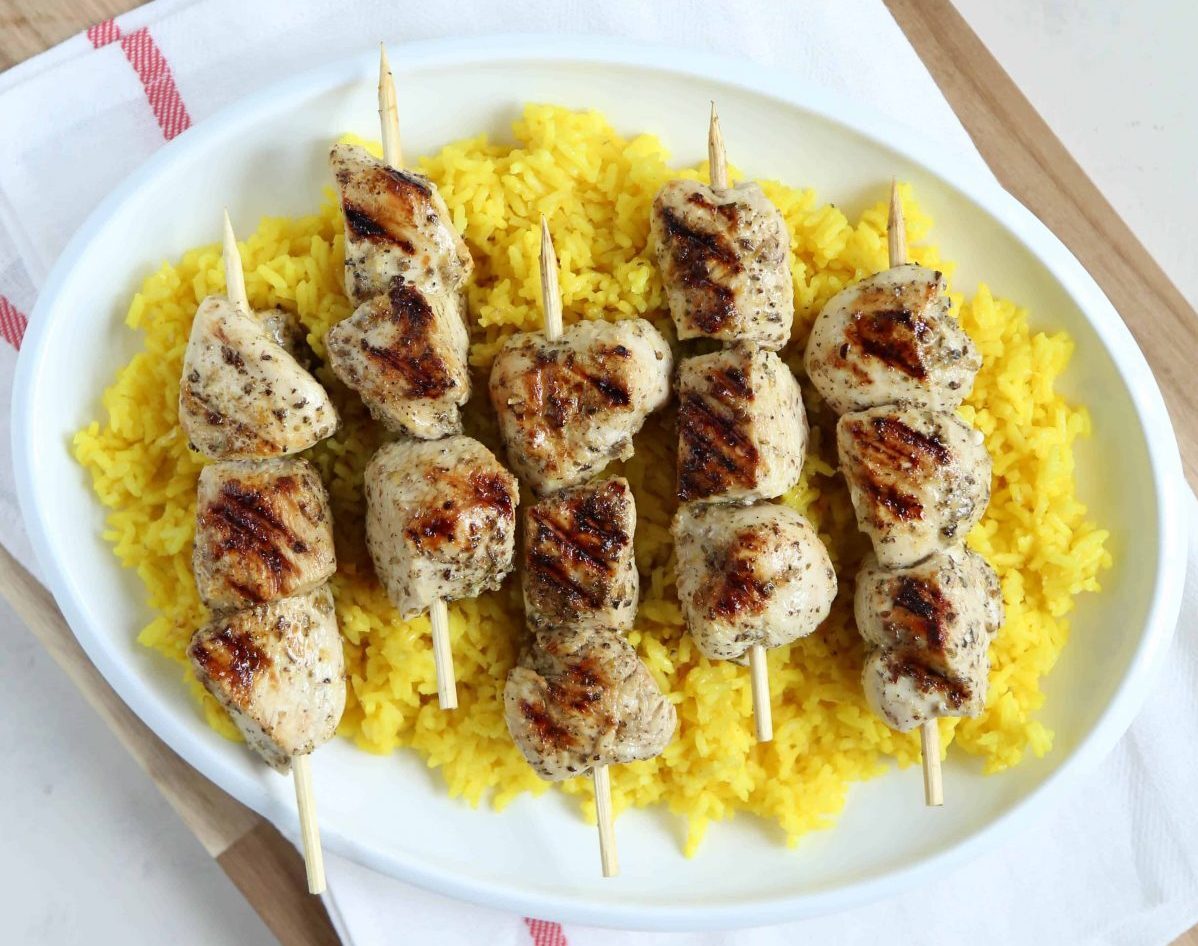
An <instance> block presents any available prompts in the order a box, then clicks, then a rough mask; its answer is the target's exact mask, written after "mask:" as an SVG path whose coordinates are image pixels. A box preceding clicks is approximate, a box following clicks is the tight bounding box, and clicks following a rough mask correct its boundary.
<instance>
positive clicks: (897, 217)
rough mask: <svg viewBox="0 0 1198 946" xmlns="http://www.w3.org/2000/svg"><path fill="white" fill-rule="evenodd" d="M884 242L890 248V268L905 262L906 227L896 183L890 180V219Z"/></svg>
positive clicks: (887, 223) (887, 222)
mask: <svg viewBox="0 0 1198 946" xmlns="http://www.w3.org/2000/svg"><path fill="white" fill-rule="evenodd" d="M886 242H887V243H888V244H889V246H890V268H891V269H894V267H896V266H902V265H903V264H904V263H906V262H907V226H906V224H905V223H904V221H903V201H902V198H901V197H899V189H898V181H897V180H896V179H894V178H891V179H890V217H889V219H888V220H887V221H886Z"/></svg>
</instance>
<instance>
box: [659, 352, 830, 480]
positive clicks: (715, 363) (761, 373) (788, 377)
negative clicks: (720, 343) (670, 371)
mask: <svg viewBox="0 0 1198 946" xmlns="http://www.w3.org/2000/svg"><path fill="white" fill-rule="evenodd" d="M806 451H807V413H806V411H805V410H804V409H803V398H802V395H801V394H800V393H799V383H798V382H797V381H796V380H795V377H794V375H793V374H791V371H790V369H789V368H788V367H787V366H786V365H785V364H784V363H783V361H782V359H781V358H779V357H778V356H777V355H776V354H774V353H773V352H772V351H764V350H762V349H760V348H757V347H756V346H752V345H749V346H745V345H736V346H733V347H731V348H728V349H725V350H723V351H717V352H713V353H712V354H710V355H699V356H698V357H695V358H687V359H686V360H684V361H683V362H682V367H681V368H680V369H679V371H678V498H679V499H681V500H683V501H684V502H685V501H688V500H725V501H734V502H745V503H749V502H755V501H756V500H759V499H773V498H774V497H775V496H781V495H782V494H783V493H785V492H786V491H787V490H788V489H790V488H791V487H792V486H794V485H795V483H797V482H798V481H799V473H800V472H801V471H802V469H803V457H804V455H805V454H806Z"/></svg>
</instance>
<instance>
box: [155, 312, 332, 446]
mask: <svg viewBox="0 0 1198 946" xmlns="http://www.w3.org/2000/svg"><path fill="white" fill-rule="evenodd" d="M179 422H180V424H181V425H182V427H183V432H184V433H185V434H187V438H188V440H189V441H190V442H191V445H192V448H193V449H195V450H197V451H199V452H200V453H202V454H204V455H205V456H208V457H211V458H212V459H214V460H237V459H250V458H254V457H277V456H285V455H287V454H292V453H299V452H300V451H301V450H307V449H308V448H309V447H311V446H313V445H314V444H316V443H319V442H320V441H321V440H323V439H324V438H325V437H328V436H330V435H331V434H332V433H333V432H334V431H335V430H336V429H337V423H338V421H337V410H336V408H334V407H333V403H332V401H330V400H329V395H328V393H327V392H326V391H325V389H324V388H323V387H321V385H320V382H318V381H317V380H316V379H315V378H314V377H312V375H310V374H309V373H308V372H307V371H305V370H304V369H303V367H301V366H300V364H299V362H297V361H296V360H295V358H293V357H292V356H291V355H290V354H288V353H287V351H286V350H284V348H283V347H282V346H281V345H279V343H278V342H277V341H276V340H275V339H274V338H273V337H271V334H270V331H269V330H268V329H267V328H266V326H265V325H263V324H262V323H261V322H259V321H258V320H257V319H256V318H254V317H253V316H250V315H248V314H246V313H245V312H243V311H241V310H240V309H238V308H237V307H235V306H234V305H233V304H232V303H231V302H229V300H228V299H226V298H225V297H224V296H209V297H208V298H207V299H205V300H204V301H203V302H202V303H201V304H200V307H199V309H198V310H197V312H196V315H195V321H194V322H193V323H192V326H191V338H190V339H189V340H188V342H187V351H186V353H185V354H184V356H183V377H182V379H181V380H180V382H179Z"/></svg>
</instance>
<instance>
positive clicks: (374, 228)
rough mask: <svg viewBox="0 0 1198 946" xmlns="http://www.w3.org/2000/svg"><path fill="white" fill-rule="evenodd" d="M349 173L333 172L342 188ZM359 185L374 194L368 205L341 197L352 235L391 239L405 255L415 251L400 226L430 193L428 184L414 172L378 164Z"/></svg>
mask: <svg viewBox="0 0 1198 946" xmlns="http://www.w3.org/2000/svg"><path fill="white" fill-rule="evenodd" d="M352 177H353V175H352V174H350V173H349V172H348V171H342V172H339V173H338V174H337V181H338V183H339V184H340V185H341V186H342V189H343V192H344V188H346V187H347V186H348V185H349V184H350V182H351V180H352ZM360 186H361V187H362V188H363V189H365V190H366V191H367V192H368V193H370V194H371V196H372V197H374V200H373V202H372V204H371V206H370V207H367V206H363V205H361V204H359V203H356V202H355V201H353V200H352V199H350V198H348V197H343V198H342V200H341V211H342V213H343V214H344V215H345V222H346V224H347V225H348V227H349V229H350V232H351V233H352V235H353V236H354V237H355V238H357V239H361V240H367V241H369V242H371V243H393V244H394V245H395V246H398V247H399V248H400V249H401V250H403V251H404V252H405V253H407V254H408V255H409V256H412V255H415V253H416V247H415V246H413V245H412V243H411V241H410V240H408V239H407V238H406V237H405V236H404V235H403V227H405V226H407V225H411V224H413V223H415V215H416V212H417V210H418V209H419V207H420V205H421V204H423V203H424V202H425V201H427V200H428V199H429V198H430V197H431V196H432V188H430V187H429V186H428V185H427V184H426V183H425V182H424V181H423V180H421V179H420V178H419V177H417V176H416V175H413V174H406V173H404V172H403V171H398V170H396V169H395V168H388V167H381V166H380V167H373V168H371V169H370V170H369V171H368V172H366V173H365V174H364V178H363V180H362V181H361V182H360ZM413 191H415V192H416V193H413Z"/></svg>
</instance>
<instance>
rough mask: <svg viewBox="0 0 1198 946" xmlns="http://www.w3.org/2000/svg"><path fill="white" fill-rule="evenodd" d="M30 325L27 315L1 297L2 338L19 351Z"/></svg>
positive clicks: (0, 333)
mask: <svg viewBox="0 0 1198 946" xmlns="http://www.w3.org/2000/svg"><path fill="white" fill-rule="evenodd" d="M28 325H29V319H27V318H26V317H25V313H24V312H22V311H21V310H20V309H18V308H17V307H16V306H15V305H13V304H12V303H11V302H9V301H8V300H7V299H5V298H4V296H0V337H3V338H4V340H5V341H6V342H8V344H10V345H12V347H13V348H15V349H17V350H18V351H19V350H20V348H21V340H22V339H23V338H24V337H25V329H26V328H27V327H28Z"/></svg>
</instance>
